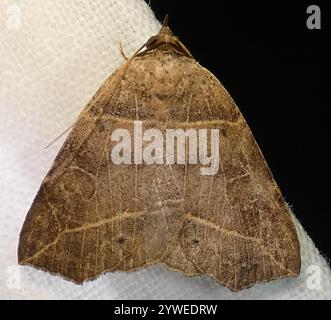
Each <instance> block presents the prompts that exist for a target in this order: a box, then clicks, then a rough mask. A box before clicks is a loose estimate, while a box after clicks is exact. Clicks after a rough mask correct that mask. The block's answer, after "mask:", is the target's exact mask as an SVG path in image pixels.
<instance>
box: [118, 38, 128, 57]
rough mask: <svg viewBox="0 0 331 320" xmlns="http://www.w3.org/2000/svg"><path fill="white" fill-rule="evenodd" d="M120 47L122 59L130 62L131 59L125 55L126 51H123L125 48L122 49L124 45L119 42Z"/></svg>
mask: <svg viewBox="0 0 331 320" xmlns="http://www.w3.org/2000/svg"><path fill="white" fill-rule="evenodd" d="M119 47H120V52H121V55H122V57H123V58H124V59H125V60H126V61H127V60H129V58H128V57H127V56H126V54H125V53H124V51H123V47H122V43H121V41H120V42H119Z"/></svg>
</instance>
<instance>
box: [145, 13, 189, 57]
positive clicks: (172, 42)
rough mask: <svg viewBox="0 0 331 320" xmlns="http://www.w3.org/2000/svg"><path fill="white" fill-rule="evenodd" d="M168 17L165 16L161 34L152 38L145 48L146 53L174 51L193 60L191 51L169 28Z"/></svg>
mask: <svg viewBox="0 0 331 320" xmlns="http://www.w3.org/2000/svg"><path fill="white" fill-rule="evenodd" d="M168 20H169V18H168V15H166V16H165V18H164V21H163V25H162V28H161V29H160V31H159V33H158V34H157V35H155V36H152V37H150V38H149V39H148V40H147V42H146V44H145V46H146V51H149V50H153V49H157V48H159V49H162V48H163V49H169V48H171V49H173V50H175V51H176V52H177V53H180V54H182V55H185V56H188V57H190V58H192V55H191V53H190V51H189V50H188V49H187V48H186V47H185V46H184V45H183V44H182V43H181V42H180V41H179V39H178V38H177V37H176V36H174V35H173V33H172V31H171V30H170V28H169V26H168Z"/></svg>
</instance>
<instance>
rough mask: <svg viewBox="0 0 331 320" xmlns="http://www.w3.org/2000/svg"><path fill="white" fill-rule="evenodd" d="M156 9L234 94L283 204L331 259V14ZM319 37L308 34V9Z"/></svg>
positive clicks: (278, 7) (278, 6)
mask: <svg viewBox="0 0 331 320" xmlns="http://www.w3.org/2000/svg"><path fill="white" fill-rule="evenodd" d="M147 2H148V3H150V6H151V8H152V9H153V11H154V12H155V14H156V17H157V18H158V19H159V20H160V21H162V20H163V18H164V16H165V14H169V26H170V28H171V29H172V31H173V32H174V33H175V34H176V35H177V36H178V37H179V38H180V40H181V41H182V42H183V43H184V44H185V45H186V46H187V47H188V49H189V50H190V51H191V53H192V55H193V56H194V57H195V59H196V60H197V61H199V63H200V64H201V65H203V66H205V67H207V68H208V69H209V70H210V71H211V72H212V73H214V74H215V75H216V76H217V77H218V78H219V79H220V81H221V82H222V83H223V85H224V86H225V88H226V89H227V90H228V91H229V92H230V94H231V95H232V97H233V99H234V100H235V101H236V103H237V105H238V106H239V108H240V110H241V112H242V113H243V115H244V117H245V119H246V121H247V123H248V125H249V126H250V128H251V129H252V131H253V134H254V136H255V139H256V140H257V142H258V144H259V146H260V148H261V149H262V152H263V154H264V156H265V158H266V160H267V162H268V164H269V166H270V168H271V170H272V172H273V174H274V177H275V179H276V181H277V183H278V185H279V186H280V189H281V190H282V192H283V195H284V197H285V200H286V201H287V202H288V203H289V204H290V205H291V206H292V208H293V211H294V213H295V215H296V217H297V218H298V219H299V221H300V222H301V223H302V225H303V227H304V229H305V230H306V231H307V232H308V234H309V235H310V237H311V238H312V239H313V241H314V242H315V244H316V246H317V248H318V249H319V250H320V251H321V253H322V254H323V255H324V256H326V257H328V258H330V257H331V245H330V236H329V232H330V223H329V215H330V203H329V202H330V199H331V192H330V181H331V180H330V174H329V171H330V157H329V148H330V137H331V134H330V125H331V116H330V103H328V101H330V100H329V99H328V98H327V94H328V92H327V91H328V90H330V89H329V88H328V87H329V75H328V72H327V70H326V68H327V64H328V62H329V61H328V60H329V57H330V55H329V51H328V43H329V42H330V41H331V37H330V25H329V24H330V18H331V15H330V10H329V9H328V7H327V6H326V3H324V2H321V1H297V3H293V2H292V1H291V3H289V2H290V1H286V2H285V1H277V2H276V1H263V2H262V1H261V2H260V1H259V2H256V1H255V2H254V1H183V0H181V1H179V0H177V1H171V0H166V1H157V0H151V1H150V2H149V1H147ZM312 4H316V5H319V6H320V8H321V13H322V15H321V18H322V19H321V22H322V24H321V25H322V28H321V30H309V29H308V28H307V26H306V20H307V17H308V16H309V15H308V14H307V13H306V10H307V7H308V6H309V5H312ZM328 20H329V21H328Z"/></svg>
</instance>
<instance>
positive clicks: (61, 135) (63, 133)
mask: <svg viewBox="0 0 331 320" xmlns="http://www.w3.org/2000/svg"><path fill="white" fill-rule="evenodd" d="M73 126H74V124H72V125H71V126H70V127H69V128H67V129H66V130H65V131H63V132H62V133H61V134H60V135H59V136H58V137H56V138H55V139H54V140H53V141H52V142H51V143H49V144H48V145H47V146H46V147H45V148H44V150H45V149H47V148H49V147H50V146H51V145H52V144H53V143H55V142H56V141H57V140H59V139H60V138H61V137H63V135H65V134H66V133H67V132H68V131H69V130H70V129H71V128H72V127H73Z"/></svg>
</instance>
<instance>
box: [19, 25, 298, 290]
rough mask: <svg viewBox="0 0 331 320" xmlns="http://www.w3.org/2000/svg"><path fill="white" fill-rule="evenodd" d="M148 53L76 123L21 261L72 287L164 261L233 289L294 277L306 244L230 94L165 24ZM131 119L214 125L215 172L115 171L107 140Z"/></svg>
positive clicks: (38, 201) (117, 76) (23, 238)
mask: <svg viewBox="0 0 331 320" xmlns="http://www.w3.org/2000/svg"><path fill="white" fill-rule="evenodd" d="M143 48H145V50H144V51H141V49H143ZM141 49H140V50H138V51H137V53H136V54H134V56H133V57H132V58H131V59H128V60H127V61H126V63H124V65H122V66H121V67H120V68H119V69H118V70H117V71H116V72H114V74H112V75H111V76H110V77H109V78H108V79H106V81H105V82H104V84H103V85H102V86H101V87H100V89H99V90H98V91H97V92H96V94H95V95H94V96H93V98H92V99H91V101H90V102H89V103H88V104H87V106H86V107H85V108H84V109H83V111H82V113H81V114H80V116H79V118H78V120H77V122H76V123H75V125H74V126H73V128H72V130H71V132H70V134H69V136H68V137H67V139H66V141H65V143H64V145H63V146H62V148H61V150H60V151H59V153H58V155H57V157H56V159H55V161H54V163H53V166H52V168H51V169H50V171H49V172H48V174H47V176H46V177H45V178H44V181H43V182H42V185H41V187H40V189H39V191H38V194H37V196H36V198H35V199H34V201H33V204H32V206H31V208H30V210H29V212H28V214H27V217H26V220H25V222H24V225H23V228H22V231H21V234H20V241H19V247H18V260H19V263H20V264H22V265H31V266H34V267H36V268H39V269H42V270H45V271H48V272H50V273H53V274H57V275H61V276H63V277H64V278H66V279H69V280H72V281H74V282H76V283H82V282H83V281H85V280H88V279H94V278H96V277H98V276H99V275H100V274H102V273H104V272H111V271H114V270H122V271H132V270H136V269H138V268H142V267H146V266H149V265H153V264H155V263H162V264H164V265H166V266H167V267H168V268H169V269H171V270H175V271H181V272H183V273H184V274H186V275H189V276H193V275H202V274H208V275H210V276H211V277H213V278H214V279H216V280H217V281H218V282H220V283H221V284H223V285H225V286H227V287H228V288H230V289H231V290H234V291H238V290H241V289H243V288H248V287H250V286H252V285H254V284H255V283H258V282H266V281H270V280H273V279H278V278H283V277H288V276H297V275H298V274H299V272H300V245H299V241H298V237H297V233H296V230H295V227H294V224H293V221H292V219H291V216H290V211H289V208H288V207H287V204H286V203H285V201H284V199H283V196H282V194H281V191H280V190H279V188H278V186H277V184H276V182H275V180H274V178H273V176H272V173H271V171H270V169H269V168H268V165H267V163H266V162H265V160H264V158H263V155H262V153H261V151H260V149H259V147H258V145H257V143H256V142H255V140H254V137H253V135H252V133H251V131H250V129H249V127H248V125H247V123H246V122H245V119H244V118H243V116H242V114H241V113H240V111H239V109H238V108H237V106H236V104H235V103H234V101H233V100H232V98H231V96H230V95H229V93H228V92H227V91H226V90H225V89H224V87H223V86H222V85H221V83H220V82H219V81H218V80H217V79H216V77H215V76H214V75H213V74H211V73H210V72H209V71H208V70H206V69H205V68H203V67H202V66H200V65H199V64H198V63H197V62H196V61H195V60H194V58H193V57H192V55H191V54H190V52H189V51H188V49H186V47H185V46H184V45H183V44H182V43H181V42H180V41H179V40H178V39H177V38H176V37H175V36H173V34H172V32H171V31H170V29H169V27H168V26H167V22H166V20H165V23H164V25H163V27H162V28H161V30H160V32H159V34H158V35H156V36H154V37H151V38H150V39H149V40H148V41H147V43H146V44H145V45H144V46H143V47H142V48H141ZM136 120H139V121H142V124H143V126H144V129H147V128H158V129H160V130H161V131H162V132H164V130H166V129H167V128H174V129H176V128H183V130H185V129H187V128H195V129H199V128H209V129H211V128H218V129H219V131H220V139H219V150H220V156H219V170H218V171H217V173H216V174H214V175H201V174H200V170H199V169H200V168H201V164H191V163H188V161H187V158H186V159H185V163H184V164H175V165H171V164H163V165H162V164H152V165H148V164H146V163H140V164H137V163H134V164H122V165H116V164H114V163H112V161H111V156H110V153H111V150H112V148H113V147H114V146H115V144H116V143H115V142H114V141H113V140H112V139H111V134H112V132H113V131H114V130H115V129H116V128H125V129H127V130H128V131H129V132H131V133H134V132H133V131H134V129H133V122H134V121H136ZM208 148H209V149H210V146H209V147H208ZM132 152H133V151H132Z"/></svg>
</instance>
